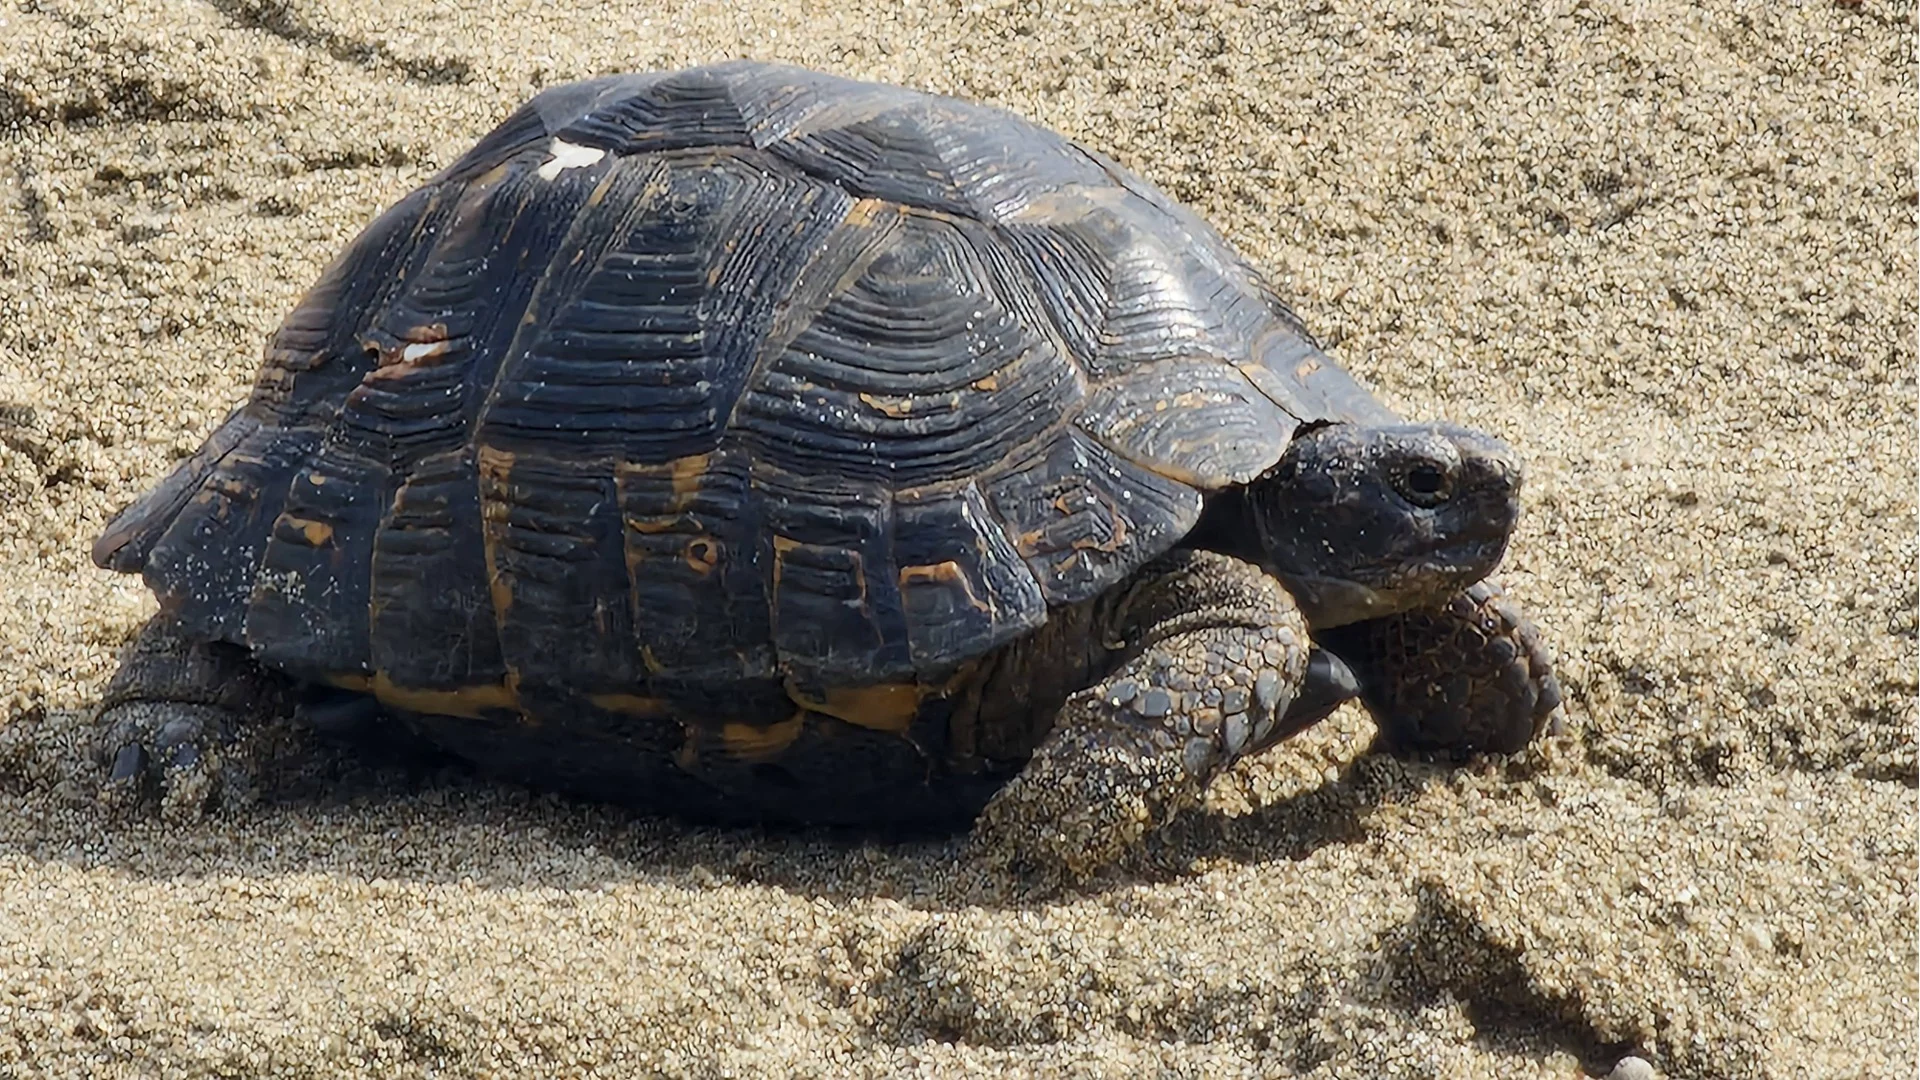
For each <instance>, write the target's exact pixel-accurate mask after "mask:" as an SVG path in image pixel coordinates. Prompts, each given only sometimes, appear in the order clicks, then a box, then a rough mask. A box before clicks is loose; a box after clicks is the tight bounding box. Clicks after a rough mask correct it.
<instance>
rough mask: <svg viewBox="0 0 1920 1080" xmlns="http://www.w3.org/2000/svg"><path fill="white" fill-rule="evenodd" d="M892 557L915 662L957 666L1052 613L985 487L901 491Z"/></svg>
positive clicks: (925, 667) (928, 668) (922, 666)
mask: <svg viewBox="0 0 1920 1080" xmlns="http://www.w3.org/2000/svg"><path fill="white" fill-rule="evenodd" d="M894 514H895V520H896V522H897V525H896V535H895V540H894V560H895V564H896V568H897V569H896V572H897V574H898V577H899V588H900V597H901V605H902V607H903V608H904V609H905V612H906V619H907V636H908V642H909V647H910V648H911V650H912V656H913V662H914V665H915V667H916V668H918V669H919V670H921V671H923V672H934V671H939V670H942V669H944V668H949V667H953V666H955V665H958V664H961V663H963V662H965V661H967V660H970V659H972V658H974V657H977V656H980V655H982V654H984V653H986V652H987V651H988V650H989V649H992V648H994V647H995V646H997V645H1002V644H1005V643H1006V642H1009V641H1012V640H1013V639H1014V638H1017V637H1019V636H1020V635H1021V634H1023V633H1025V632H1027V631H1028V630H1031V629H1033V628H1035V627H1037V626H1039V625H1040V624H1042V623H1044V622H1045V621H1046V619H1047V597H1046V594H1045V593H1044V592H1043V591H1042V589H1041V588H1040V583H1039V582H1038V581H1036V580H1035V579H1034V574H1033V571H1032V570H1031V569H1029V568H1028V566H1027V564H1026V562H1025V561H1024V560H1023V559H1022V558H1021V555H1020V553H1019V552H1018V551H1016V550H1015V549H1014V546H1013V542H1012V540H1011V539H1010V538H1009V537H1008V536H1007V534H1006V530H1005V529H1004V528H1002V527H1001V525H1000V523H999V522H998V521H997V520H995V518H994V516H993V510H992V509H991V508H990V507H989V506H988V505H987V500H986V496H985V495H983V494H982V493H981V491H980V489H979V487H978V486H977V485H975V484H973V483H968V484H966V485H965V486H964V487H962V488H961V489H960V490H958V491H954V492H942V493H932V494H914V495H904V494H903V495H902V496H901V497H900V498H899V500H898V502H897V503H896V505H895V509H894Z"/></svg>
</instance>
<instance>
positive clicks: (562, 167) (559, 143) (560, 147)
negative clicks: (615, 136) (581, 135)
mask: <svg viewBox="0 0 1920 1080" xmlns="http://www.w3.org/2000/svg"><path fill="white" fill-rule="evenodd" d="M547 153H548V154H550V155H552V156H551V157H549V158H547V161H546V164H544V165H542V166H540V168H539V169H538V170H536V171H537V172H538V173H539V174H540V179H542V180H553V179H557V178H558V177H559V175H560V174H561V173H563V172H565V171H567V170H568V169H584V168H586V167H587V166H589V165H593V164H595V163H597V162H598V161H599V160H600V159H601V158H603V157H606V156H607V152H606V151H605V150H603V149H601V148H600V147H598V146H580V145H578V144H576V143H570V142H568V141H566V140H565V139H555V140H553V142H552V143H550V144H548V146H547Z"/></svg>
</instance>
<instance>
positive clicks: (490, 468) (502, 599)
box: [474, 446, 513, 621]
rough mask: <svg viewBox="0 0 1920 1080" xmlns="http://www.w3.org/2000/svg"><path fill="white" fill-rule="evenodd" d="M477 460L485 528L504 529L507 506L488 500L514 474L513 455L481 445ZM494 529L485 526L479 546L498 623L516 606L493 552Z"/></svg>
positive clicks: (481, 508) (500, 502)
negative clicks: (498, 527) (483, 555)
mask: <svg viewBox="0 0 1920 1080" xmlns="http://www.w3.org/2000/svg"><path fill="white" fill-rule="evenodd" d="M474 457H475V466H476V468H477V469H478V471H479V473H480V494H481V498H480V517H481V518H482V520H483V522H484V525H485V526H504V525H505V524H506V520H507V504H506V503H505V502H503V501H501V500H499V499H488V498H487V497H486V495H487V492H488V489H489V488H491V489H494V490H496V491H499V490H504V489H505V488H506V486H507V478H508V477H509V476H511V475H512V473H513V454H512V453H510V452H508V451H506V450H501V449H499V448H497V447H492V446H482V447H481V448H480V452H479V453H478V454H476V455H474ZM493 534H494V530H493V529H492V528H489V527H483V528H482V529H481V531H480V547H481V550H482V552H484V553H485V555H486V559H487V593H488V595H489V596H490V597H491V598H492V600H493V612H494V618H495V620H496V621H497V620H498V619H499V618H501V617H502V616H505V615H506V613H507V611H508V609H510V608H512V607H513V589H512V588H511V587H510V586H509V585H508V583H507V579H506V578H504V577H502V576H501V574H500V560H499V558H498V555H497V553H496V552H495V551H494V535H493Z"/></svg>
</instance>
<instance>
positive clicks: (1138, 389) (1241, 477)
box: [1078, 359, 1296, 491]
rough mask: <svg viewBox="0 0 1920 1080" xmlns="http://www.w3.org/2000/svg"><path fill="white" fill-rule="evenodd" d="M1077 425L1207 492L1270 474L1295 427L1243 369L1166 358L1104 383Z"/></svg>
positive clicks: (1136, 459)
mask: <svg viewBox="0 0 1920 1080" xmlns="http://www.w3.org/2000/svg"><path fill="white" fill-rule="evenodd" d="M1078 424H1079V426H1080V428H1081V429H1082V430H1084V431H1086V432H1087V433H1088V434H1090V435H1093V436H1094V437H1095V438H1098V439H1099V440H1100V441H1101V442H1102V443H1104V444H1106V445H1107V446H1108V447H1109V448H1111V449H1112V450H1113V451H1114V452H1115V453H1117V454H1119V455H1121V456H1122V457H1125V458H1127V459H1129V460H1131V461H1133V462H1135V463H1137V464H1140V465H1144V466H1146V467H1147V468H1150V469H1152V470H1153V471H1155V472H1157V473H1159V474H1161V475H1162V476H1166V477H1168V478H1170V479H1173V480H1177V481H1179V482H1181V483H1183V484H1186V485H1187V486H1189V487H1194V488H1198V489H1200V490H1201V491H1218V490H1220V489H1222V488H1225V487H1227V486H1229V485H1232V484H1244V483H1246V482H1247V481H1249V480H1252V479H1253V478H1254V477H1256V476H1258V475H1260V474H1261V473H1263V472H1265V471H1266V470H1267V469H1268V468H1269V467H1271V466H1272V465H1273V463H1274V462H1276V461H1278V460H1280V454H1281V452H1282V451H1283V450H1285V449H1286V444H1287V438H1288V437H1289V436H1290V435H1291V434H1292V432H1293V429H1294V427H1295V426H1296V424H1295V420H1294V418H1293V417H1292V416H1290V415H1288V413H1287V412H1285V411H1284V410H1283V409H1282V408H1281V407H1280V406H1279V405H1277V404H1275V403H1274V401H1273V400H1272V399H1271V398H1269V397H1268V396H1267V395H1266V394H1263V393H1261V392H1260V391H1259V390H1258V389H1256V388H1255V387H1254V385H1253V383H1251V382H1250V381H1249V380H1248V379H1247V377H1246V376H1245V375H1242V374H1241V373H1240V371H1239V370H1238V369H1236V368H1233V367H1231V366H1229V365H1226V364H1222V363H1219V362H1217V361H1214V360H1211V359H1194V360H1168V361H1162V362H1160V363H1157V364H1153V365H1151V366H1146V367H1141V368H1137V369H1135V370H1133V371H1130V372H1128V373H1127V374H1125V375H1122V376H1120V377H1118V378H1116V379H1113V380H1110V381H1108V382H1105V383H1101V384H1099V385H1097V386H1096V387H1095V388H1094V390H1093V392H1092V394H1091V395H1090V397H1089V400H1088V401H1087V406H1086V408H1085V410H1083V411H1082V412H1081V414H1080V418H1079V420H1078Z"/></svg>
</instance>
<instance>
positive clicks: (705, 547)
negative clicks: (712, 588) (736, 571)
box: [685, 536, 720, 577]
mask: <svg viewBox="0 0 1920 1080" xmlns="http://www.w3.org/2000/svg"><path fill="white" fill-rule="evenodd" d="M685 557H686V560H687V566H688V567H689V568H691V569H692V570H693V572H694V573H696V574H699V575H701V576H702V577H705V576H706V575H708V574H710V573H712V572H713V567H714V564H716V563H718V562H719V561H720V545H719V544H718V543H717V542H715V540H714V539H713V537H711V536H696V537H694V538H693V539H691V540H688V541H687V546H686V549H685Z"/></svg>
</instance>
